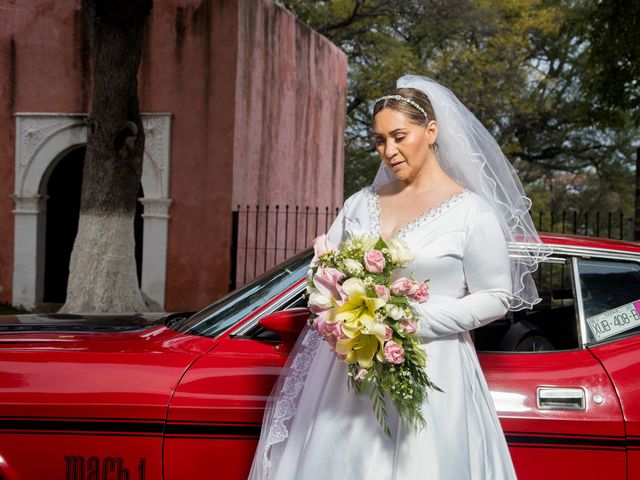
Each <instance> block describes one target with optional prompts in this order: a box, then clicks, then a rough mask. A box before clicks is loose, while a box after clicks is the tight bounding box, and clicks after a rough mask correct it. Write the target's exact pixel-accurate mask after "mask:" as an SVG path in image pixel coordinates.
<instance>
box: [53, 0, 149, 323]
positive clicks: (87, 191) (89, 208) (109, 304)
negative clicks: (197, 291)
mask: <svg viewBox="0 0 640 480" xmlns="http://www.w3.org/2000/svg"><path fill="white" fill-rule="evenodd" d="M152 5H153V0H82V12H83V17H84V21H85V24H86V30H87V34H88V36H89V45H90V48H91V57H92V60H93V97H92V106H91V113H90V114H89V117H88V119H87V130H88V134H87V153H86V158H85V163H84V171H83V179H82V197H81V203H80V219H79V223H78V234H77V236H76V239H75V243H74V246H73V252H72V254H71V262H70V265H69V283H68V287H67V300H66V303H65V305H64V306H63V307H62V309H61V312H78V313H80V312H82V313H87V312H117V313H124V312H140V311H145V310H147V307H146V305H145V302H144V300H143V298H142V293H141V292H140V288H139V287H138V280H137V274H136V263H135V252H134V250H135V249H134V247H135V240H134V232H133V221H134V215H135V208H136V202H137V194H138V187H139V185H140V178H141V174H142V155H143V152H144V131H143V128H142V121H141V119H140V107H139V101H138V82H137V72H138V67H139V65H140V56H141V52H142V39H143V33H144V24H145V21H146V18H147V17H148V16H149V13H150V11H151V7H152Z"/></svg>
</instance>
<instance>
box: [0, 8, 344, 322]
mask: <svg viewBox="0 0 640 480" xmlns="http://www.w3.org/2000/svg"><path fill="white" fill-rule="evenodd" d="M12 4H13V2H12ZM79 4H80V2H79V0H56V1H55V2H54V1H53V0H29V1H27V0H24V1H18V2H15V7H14V6H12V7H10V8H12V9H14V10H12V11H9V12H8V11H7V10H2V11H1V12H0V22H1V23H0V87H1V94H2V98H0V105H1V106H0V109H1V110H0V155H1V157H0V162H1V163H0V286H1V288H0V290H2V291H0V302H10V300H11V283H12V266H13V221H14V220H13V214H12V212H11V211H12V208H13V203H12V201H11V200H10V199H9V198H8V196H9V195H10V194H11V193H12V192H13V190H14V185H13V178H14V171H13V170H14V167H13V164H14V161H15V133H14V129H15V119H14V117H13V114H14V113H15V112H64V113H68V112H86V111H87V110H88V108H89V101H90V91H89V84H90V64H89V55H88V49H87V45H86V42H85V40H84V38H83V33H82V22H81V17H80V11H79V8H80V6H79ZM21 5H22V6H21ZM139 78H140V99H141V111H143V112H170V113H171V114H172V132H171V151H170V156H171V158H170V162H171V175H170V186H169V195H170V197H171V198H172V199H173V204H172V206H171V209H170V211H169V213H170V216H171V218H170V220H169V238H168V259H167V288H166V299H165V307H166V309H168V310H177V309H183V308H185V309H191V308H199V307H202V306H204V305H206V304H208V303H210V302H211V301H213V300H214V299H215V298H217V297H219V296H220V295H222V294H223V293H225V292H226V291H227V286H228V277H229V269H230V266H229V251H230V244H231V209H232V206H235V204H237V203H238V202H240V201H242V202H243V203H244V202H246V201H248V200H250V201H251V202H256V201H261V202H284V201H287V202H301V203H309V202H314V203H310V204H315V203H319V204H321V205H339V204H340V202H341V200H342V162H343V158H342V132H343V128H344V123H343V122H344V102H345V89H346V57H345V55H344V54H343V53H342V52H341V51H339V50H338V49H336V48H335V47H334V46H332V45H331V44H330V43H329V42H328V41H327V40H326V39H324V38H322V37H320V36H319V35H317V34H315V33H313V32H312V31H311V30H310V29H309V28H308V27H306V26H305V25H303V24H301V23H300V22H299V21H297V20H296V19H295V17H293V15H291V14H290V13H289V12H285V11H284V10H282V9H280V8H278V7H275V5H274V4H273V3H272V2H271V1H270V0H263V1H261V2H258V1H255V0H238V1H223V0H217V1H216V0H211V1H207V0H156V1H155V3H154V8H153V12H152V16H151V18H150V19H149V23H148V28H147V35H146V39H145V45H144V52H143V60H142V65H141V70H140V76H139ZM269 85H271V86H270V87H268V88H265V86H269ZM292 178H294V179H295V180H296V181H294V182H292V181H291V179H292Z"/></svg>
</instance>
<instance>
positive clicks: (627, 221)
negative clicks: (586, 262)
mask: <svg viewBox="0 0 640 480" xmlns="http://www.w3.org/2000/svg"><path fill="white" fill-rule="evenodd" d="M531 217H532V219H533V221H534V223H535V225H536V228H537V229H538V231H541V232H552V233H570V234H574V235H585V236H588V237H605V238H613V239H618V240H633V230H634V222H633V218H631V217H625V216H624V213H623V212H620V211H618V212H600V211H595V212H590V211H585V212H579V211H576V210H562V211H560V212H553V211H545V212H542V211H534V212H532V214H531Z"/></svg>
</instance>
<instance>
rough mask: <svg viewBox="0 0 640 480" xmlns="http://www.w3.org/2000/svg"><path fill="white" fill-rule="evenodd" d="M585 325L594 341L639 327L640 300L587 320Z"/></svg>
mask: <svg viewBox="0 0 640 480" xmlns="http://www.w3.org/2000/svg"><path fill="white" fill-rule="evenodd" d="M587 325H589V328H590V329H591V333H592V334H593V337H594V338H595V339H596V340H602V339H603V338H608V337H611V336H613V335H617V334H618V333H620V332H625V331H627V330H631V329H632V328H635V327H638V326H640V300H636V301H634V302H630V303H627V304H625V305H621V306H619V307H616V308H614V309H612V310H607V311H606V312H602V313H599V314H598V315H594V316H593V317H589V318H587Z"/></svg>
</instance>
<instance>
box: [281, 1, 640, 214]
mask: <svg viewBox="0 0 640 480" xmlns="http://www.w3.org/2000/svg"><path fill="white" fill-rule="evenodd" d="M281 3H282V4H283V5H284V6H286V7H287V8H289V9H290V10H292V11H293V12H294V13H295V14H296V15H298V16H299V17H300V18H301V19H302V20H303V21H305V22H306V23H308V24H309V25H311V26H312V27H313V28H315V29H316V30H317V31H319V32H320V33H322V34H323V35H325V36H327V37H328V38H329V39H330V40H332V41H333V42H334V43H336V44H337V45H339V46H340V47H341V48H342V49H343V50H344V51H345V52H346V53H347V54H348V55H349V93H348V103H347V114H348V121H347V131H346V142H345V146H346V162H345V195H350V194H351V193H353V192H355V191H357V190H358V189H360V188H362V187H363V186H365V185H367V184H369V183H370V182H371V181H372V180H373V176H374V175H375V173H376V171H377V168H378V165H379V162H380V160H379V158H378V156H377V154H376V153H375V149H374V146H373V143H372V141H371V117H370V115H371V107H372V105H371V103H372V101H373V100H374V99H376V98H377V97H379V96H381V95H383V94H384V93H385V92H386V91H387V90H388V89H390V88H392V87H393V86H394V83H395V80H396V79H397V78H398V77H399V76H401V75H403V74H409V73H413V74H420V75H427V76H430V77H432V78H434V79H436V80H438V81H440V82H442V83H443V84H445V85H447V86H448V87H449V88H451V90H453V91H454V93H456V95H457V96H458V97H459V98H460V99H461V100H462V101H463V102H464V103H465V104H466V105H467V106H468V107H469V109H470V110H471V111H473V112H474V113H475V114H476V115H477V116H478V118H479V119H480V121H481V122H483V124H484V125H485V126H486V127H487V128H488V129H489V130H490V131H491V133H492V134H493V135H494V136H495V137H496V139H497V140H498V142H499V143H500V145H501V147H502V149H503V151H504V152H505V153H506V155H507V157H508V158H510V159H511V160H512V162H513V163H514V166H515V167H516V168H517V170H518V173H519V175H520V178H521V179H522V181H523V184H524V185H525V188H526V190H527V193H528V194H529V195H530V196H531V197H532V199H533V202H534V207H536V208H543V206H549V207H556V206H558V205H561V204H562V205H564V204H566V205H575V203H576V202H583V203H584V204H585V207H584V208H586V205H591V206H592V207H597V208H600V209H603V210H604V209H610V210H616V209H624V210H625V212H627V213H631V211H632V210H631V209H632V205H633V202H634V198H633V183H634V180H633V173H634V161H635V159H634V158H633V151H634V142H635V143H637V142H638V140H637V139H638V136H639V133H640V132H639V131H638V115H640V109H639V108H638V99H639V98H640V97H639V95H638V91H639V89H640V84H639V82H638V80H637V79H638V78H639V72H638V69H639V68H640V67H639V65H640V62H638V49H640V33H639V32H640V28H638V25H637V24H638V18H640V15H639V14H638V9H639V8H640V7H639V6H638V4H637V2H616V1H613V0H604V1H601V2H588V1H586V0H573V1H568V0H567V1H563V0H447V1H444V0H421V1H418V0H399V1H395V2H389V1H386V0H384V1H383V0H365V1H357V0H342V1H337V0H336V1H308V0H286V1H283V2H281ZM632 4H633V5H632ZM569 180H571V181H572V182H574V183H571V182H570V181H569ZM582 187H585V188H586V190H585V189H584V188H582ZM592 189H594V190H595V191H592ZM580 208H583V207H582V206H581V207H580Z"/></svg>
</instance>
